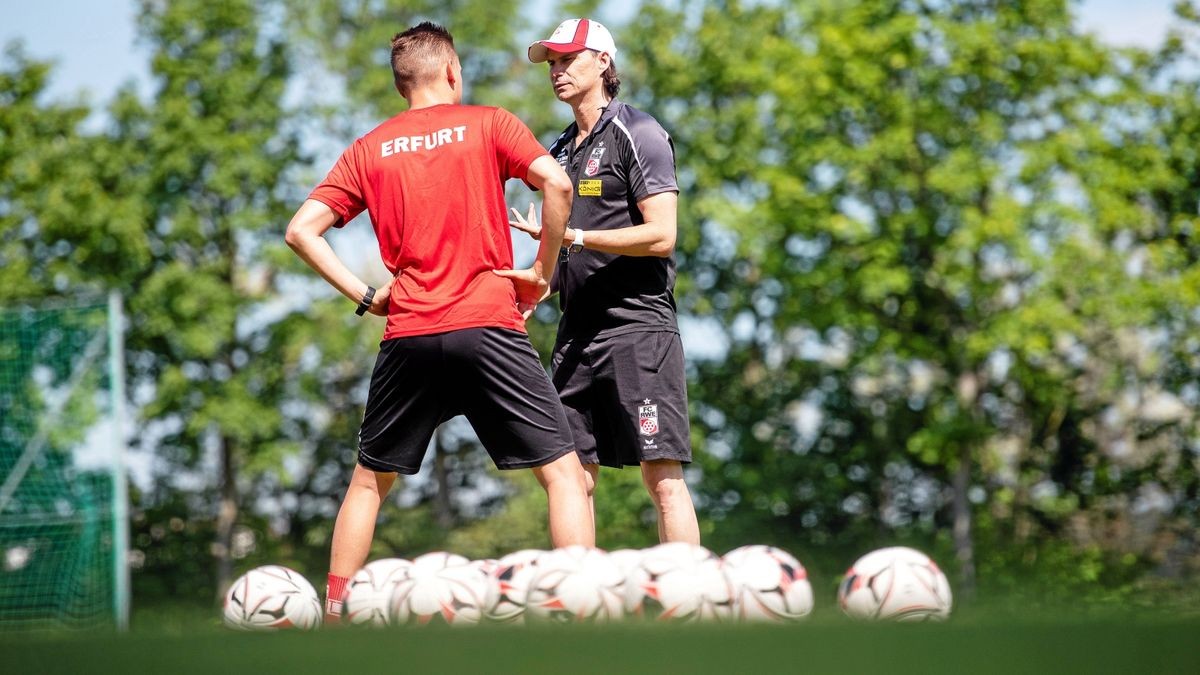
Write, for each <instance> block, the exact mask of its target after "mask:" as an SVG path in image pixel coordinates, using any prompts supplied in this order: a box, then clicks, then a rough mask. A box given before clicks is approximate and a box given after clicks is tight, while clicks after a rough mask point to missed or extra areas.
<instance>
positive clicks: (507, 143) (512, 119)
mask: <svg viewBox="0 0 1200 675" xmlns="http://www.w3.org/2000/svg"><path fill="white" fill-rule="evenodd" d="M492 130H493V134H494V137H495V141H496V163H497V164H498V165H499V166H500V170H501V172H503V174H502V177H503V178H504V180H508V179H509V178H520V179H521V180H523V181H526V183H528V181H527V180H526V176H527V175H528V174H529V165H530V164H533V161H534V160H535V159H537V158H538V157H541V156H542V155H545V154H546V148H543V147H542V144H541V143H538V140H537V138H535V137H534V135H533V132H532V131H530V130H529V127H527V126H525V123H524V122H522V121H521V120H519V119H517V116H516V115H513V114H512V113H510V112H508V111H507V110H505V109H504V108H496V113H495V115H493V117H492Z"/></svg>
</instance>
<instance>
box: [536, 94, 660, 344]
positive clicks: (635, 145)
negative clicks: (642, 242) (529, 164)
mask: <svg viewBox="0 0 1200 675" xmlns="http://www.w3.org/2000/svg"><path fill="white" fill-rule="evenodd" d="M578 134H579V127H578V125H576V124H571V126H569V127H567V129H566V131H564V132H563V133H562V135H561V136H559V137H558V140H556V141H555V142H554V144H553V145H551V146H550V154H551V155H552V156H553V157H554V158H555V159H557V160H558V163H559V164H560V165H562V167H563V168H564V169H565V170H566V172H567V174H568V175H569V176H571V182H572V183H573V184H574V186H575V193H574V199H573V200H572V203H571V219H570V222H569V225H570V227H573V228H578V229H581V230H583V231H584V237H585V240H584V244H585V246H586V244H587V241H586V236H587V233H588V232H593V231H596V230H616V229H619V228H622V227H631V226H633V225H641V224H642V223H643V222H645V221H644V220H643V219H642V212H641V211H640V210H638V206H637V204H638V202H639V201H641V200H643V199H645V198H646V197H649V196H651V195H656V194H659V193H662V192H678V191H679V186H678V184H677V183H676V181H675V146H674V144H672V143H671V137H670V136H669V135H668V134H667V132H666V131H664V130H663V128H662V126H661V125H660V124H659V123H658V121H657V120H655V119H654V118H653V117H651V116H650V115H647V114H646V113H644V112H642V111H640V110H638V109H636V108H634V107H632V106H630V105H626V104H625V103H622V102H621V101H615V100H614V101H612V102H611V103H609V105H608V107H607V108H605V110H604V113H603V114H602V115H601V116H600V121H599V122H598V123H597V124H596V127H595V128H594V129H593V130H592V133H591V134H589V135H588V137H587V138H585V139H584V141H583V144H582V145H580V146H579V147H576V146H575V137H576V136H577V135H578ZM553 287H554V289H555V290H557V291H558V293H559V306H560V307H561V308H562V311H563V316H562V320H561V321H560V322H559V324H558V341H559V342H560V343H561V342H568V341H572V340H578V339H587V340H591V339H596V338H605V337H611V336H613V335H621V334H624V333H632V332H636V331H644V330H670V331H676V332H677V331H678V330H679V329H678V324H677V322H676V320H675V295H674V291H675V258H674V257H673V256H671V257H667V258H658V257H652V256H645V257H635V256H626V255H615V254H611V253H601V252H599V251H593V250H590V249H587V248H585V249H584V250H582V251H580V252H578V253H572V254H570V255H569V256H566V257H565V259H560V262H559V265H558V268H557V270H556V272H555V275H554V280H553Z"/></svg>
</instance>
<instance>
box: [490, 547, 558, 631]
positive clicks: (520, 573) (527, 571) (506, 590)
mask: <svg viewBox="0 0 1200 675" xmlns="http://www.w3.org/2000/svg"><path fill="white" fill-rule="evenodd" d="M547 554H548V551H540V550H537V549H524V550H521V551H517V552H515V553H509V554H508V555H506V556H504V557H502V558H500V559H499V560H498V561H496V567H495V569H493V570H492V578H494V579H495V580H496V584H497V591H498V593H499V595H498V597H497V600H496V604H495V605H493V606H492V607H491V609H489V610H488V612H487V617H488V619H490V620H491V621H496V622H499V623H518V622H520V621H522V620H523V619H524V618H525V597H526V596H527V595H528V594H529V584H530V582H532V581H533V578H534V577H535V576H537V565H538V561H539V560H541V559H542V557H543V556H545V555H547Z"/></svg>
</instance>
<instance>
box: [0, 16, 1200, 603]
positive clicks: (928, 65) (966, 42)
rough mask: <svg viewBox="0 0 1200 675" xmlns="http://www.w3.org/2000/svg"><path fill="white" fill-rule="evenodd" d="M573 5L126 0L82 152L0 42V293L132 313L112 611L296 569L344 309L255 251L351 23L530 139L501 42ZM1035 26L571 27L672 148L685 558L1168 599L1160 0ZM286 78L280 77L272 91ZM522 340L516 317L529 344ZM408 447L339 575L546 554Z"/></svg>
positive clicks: (327, 89)
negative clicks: (427, 32)
mask: <svg viewBox="0 0 1200 675" xmlns="http://www.w3.org/2000/svg"><path fill="white" fill-rule="evenodd" d="M535 9H536V10H537V12H538V13H537V14H536V15H535V14H534V13H533V11H534V10H535ZM597 11H601V12H602V8H600V3H595V2H584V3H564V4H554V3H551V5H550V6H546V5H545V4H544V3H522V2H517V1H516V0H507V1H500V2H496V1H492V2H477V1H474V0H465V1H463V2H454V3H430V2H405V1H401V0H385V1H380V2H376V1H372V2H360V1H357V0H320V1H319V2H313V3H278V2H270V1H268V0H262V1H261V2H252V1H251V0H222V1H220V2H209V3H202V2H198V1H192V0H187V1H184V2H172V3H165V2H151V1H147V2H144V3H143V4H142V18H141V19H140V26H141V29H142V35H143V39H144V40H146V41H147V42H148V43H149V44H150V46H151V48H152V51H153V53H154V57H153V62H152V72H153V76H154V93H153V95H152V96H151V97H150V99H149V100H141V99H139V98H138V97H137V96H136V95H135V93H134V91H133V89H132V88H129V89H127V90H125V91H124V92H123V93H122V94H121V95H120V96H118V97H117V99H116V100H115V101H114V102H113V103H112V105H111V106H110V108H109V109H108V111H107V113H108V120H109V122H108V127H107V128H106V129H104V130H103V131H102V132H99V133H88V132H84V131H82V130H81V127H80V124H81V122H82V120H83V119H84V118H85V117H86V116H87V114H88V112H89V111H88V110H87V108H86V106H83V105H82V104H76V103H62V102H55V101H47V100H45V98H44V96H43V92H44V89H45V80H46V77H47V74H48V73H49V66H47V65H46V64H41V63H37V62H34V61H31V60H29V59H28V58H27V57H26V56H24V55H23V54H22V52H21V51H20V50H19V49H16V48H13V49H10V50H9V51H8V52H7V56H6V57H5V60H4V61H3V67H2V68H0V101H2V102H3V104H4V105H3V106H0V260H2V261H3V265H0V299H2V300H3V301H4V302H6V303H11V302H15V301H29V300H33V299H36V298H39V297H42V296H45V295H46V294H47V293H49V294H59V295H74V294H79V293H81V292H91V291H98V290H102V289H105V288H110V287H116V288H120V289H122V290H124V291H126V292H127V293H128V294H129V301H128V303H129V308H130V313H131V323H130V333H129V348H130V356H129V364H130V371H131V372H130V382H131V391H132V392H134V396H135V401H134V402H135V403H136V404H137V406H138V407H139V409H140V414H141V419H140V422H139V429H141V433H140V434H139V439H138V441H139V442H140V443H143V444H144V445H145V447H147V448H152V449H153V450H154V452H155V455H156V457H157V459H158V461H157V464H156V465H155V472H156V477H157V478H156V482H155V485H154V486H153V488H152V489H151V490H149V491H147V492H146V493H145V494H140V495H138V497H137V506H138V508H139V515H138V519H139V520H137V521H136V529H137V532H136V537H135V544H136V545H137V546H138V550H139V551H141V552H142V553H143V554H144V555H145V558H144V561H143V566H142V567H141V568H140V570H139V572H138V574H137V575H135V583H136V584H137V589H138V592H139V594H142V595H143V596H151V597H153V596H156V595H157V596H162V597H175V596H177V595H178V594H183V595H187V594H189V593H193V592H195V593H196V595H195V596H194V597H196V598H197V599H202V598H204V597H206V596H207V597H211V586H209V590H207V591H193V590H191V589H193V588H196V587H197V586H201V585H205V584H215V583H218V579H220V578H221V577H223V576H224V577H227V576H228V569H226V571H225V572H221V571H219V570H218V569H217V568H216V567H214V566H213V563H214V554H213V551H217V554H216V556H215V558H216V559H218V560H223V561H225V563H224V564H225V565H226V566H228V565H229V564H231V560H233V559H236V561H237V563H236V564H237V566H238V568H239V569H240V568H242V567H245V566H249V565H252V564H258V563H260V562H268V561H271V562H281V561H294V562H295V564H296V565H297V566H299V567H301V568H302V569H304V570H305V571H306V572H308V573H309V574H310V576H312V577H313V578H319V575H320V574H321V573H322V572H323V570H324V559H325V556H326V555H327V547H328V541H329V535H330V531H331V528H332V517H333V515H334V514H335V513H336V509H337V506H338V503H339V501H340V496H341V491H342V490H343V489H344V485H345V481H346V477H347V476H348V473H349V469H350V466H351V465H352V462H353V460H354V446H355V436H356V430H357V425H358V422H359V420H360V419H361V406H362V403H363V400H364V398H365V383H366V378H367V377H368V376H369V371H370V367H371V355H373V354H374V351H375V346H374V345H375V342H377V340H378V335H379V325H378V322H373V321H366V322H364V321H361V320H357V319H356V318H355V317H353V315H351V314H350V313H349V312H348V311H347V308H346V307H345V303H344V302H342V301H341V300H340V299H330V298H332V297H333V294H332V293H331V292H330V291H329V290H328V289H326V288H325V287H324V286H323V285H322V284H321V283H320V282H319V280H317V279H316V277H315V275H313V274H311V272H309V271H308V270H307V269H306V268H304V267H303V266H302V265H300V264H299V263H298V262H297V261H296V260H295V259H294V257H293V256H291V255H290V253H289V252H287V251H286V250H285V249H284V248H283V247H282V232H283V228H284V225H285V223H286V220H287V218H288V216H289V215H290V213H291V210H292V208H294V206H295V205H296V204H297V203H298V202H299V200H300V199H302V197H303V194H304V191H305V190H306V189H307V187H308V185H309V183H310V182H311V180H310V179H309V178H300V176H310V175H312V174H316V173H319V172H320V171H323V170H324V168H325V167H313V166H312V165H311V164H310V160H309V158H308V157H305V156H302V154H301V153H299V152H298V151H297V150H296V148H298V147H302V146H301V144H300V143H299V141H300V138H299V133H300V131H299V130H300V129H308V130H310V131H311V130H313V129H317V130H319V134H321V136H322V138H323V139H325V140H330V139H332V140H331V142H334V143H336V144H338V145H341V144H344V143H347V142H349V141H350V140H351V139H352V138H354V137H355V136H357V135H360V134H362V133H364V132H365V131H367V130H368V129H370V128H372V127H373V126H375V125H376V124H378V123H379V122H380V121H381V120H382V119H384V118H386V117H388V116H390V115H393V114H395V113H396V112H398V111H399V110H401V109H402V108H403V105H404V104H403V101H402V99H401V98H400V97H399V96H398V95H397V94H396V93H395V91H394V88H393V87H392V82H391V75H390V71H389V69H388V45H389V40H390V38H391V36H392V35H393V34H394V33H396V32H399V31H401V30H403V29H404V28H406V27H408V26H409V25H412V24H414V23H416V22H417V21H420V20H425V19H430V20H434V21H439V22H442V23H444V24H446V25H447V26H448V27H449V28H450V29H451V30H452V32H453V33H454V34H455V37H456V42H457V46H458V49H459V51H460V54H461V55H462V60H463V64H464V69H465V73H466V77H467V80H468V87H467V100H468V102H470V103H479V104H488V105H503V106H505V107H507V108H509V109H511V110H513V111H514V112H516V113H517V114H518V115H519V116H520V117H521V118H522V119H524V120H526V121H527V123H528V124H529V125H530V127H531V128H532V129H533V130H534V131H535V133H537V134H538V135H539V137H540V138H542V139H543V140H544V141H547V142H548V141H550V140H551V139H552V138H553V137H554V135H555V134H556V133H557V132H558V131H559V130H560V129H561V128H562V127H563V126H565V125H566V123H567V122H568V121H569V111H568V109H567V107H566V106H564V105H562V104H560V103H557V102H556V101H555V100H554V98H553V96H552V95H551V92H550V88H549V87H548V86H547V84H546V81H545V67H544V66H534V65H531V64H529V63H527V61H526V60H525V56H524V54H525V47H526V46H527V45H528V43H529V41H531V40H532V39H534V38H536V37H540V36H542V35H544V34H547V33H548V32H549V31H550V30H551V29H552V28H553V27H554V26H555V25H557V23H558V22H559V21H560V20H561V19H562V18H565V17H568V16H577V15H580V14H593V13H594V12H597ZM1073 12H1074V4H1073V3H1071V2H1068V1H1066V0H970V1H966V0H807V1H805V2H799V1H791V0H789V1H785V2H773V3H757V2H740V1H721V2H700V1H698V0H678V1H675V0H672V1H669V2H668V1H659V0H648V1H646V2H642V3H640V5H639V6H638V7H637V9H636V10H630V11H627V12H623V13H622V14H621V15H620V18H619V19H617V20H614V19H612V18H609V17H606V16H604V15H603V13H601V14H600V15H599V16H600V18H602V19H604V20H606V23H608V24H609V25H610V27H612V28H613V32H614V34H615V36H616V39H617V43H618V45H619V46H620V48H621V52H620V55H619V59H618V65H619V68H620V71H621V76H622V80H623V85H622V98H625V99H626V100H628V101H630V102H631V103H633V104H634V105H637V106H639V107H641V108H643V109H645V110H647V111H649V112H651V113H652V114H654V115H655V116H656V117H657V118H658V119H659V120H660V121H661V122H662V123H663V125H664V126H665V127H666V128H667V130H668V131H669V132H670V133H671V134H672V137H673V139H674V142H675V147H676V152H677V160H678V168H679V179H680V187H681V200H680V232H679V242H678V251H677V259H678V263H679V281H678V286H677V294H676V295H677V299H678V301H679V306H680V312H681V315H682V316H684V317H685V318H686V320H687V321H688V323H687V324H686V325H687V326H688V327H689V329H692V330H695V331H696V333H694V334H693V335H698V336H701V337H699V338H696V339H693V340H689V344H694V345H698V346H702V347H707V349H704V350H702V352H701V353H693V354H692V355H691V358H690V360H689V373H690V383H689V394H690V398H691V405H692V420H693V431H694V433H693V440H694V445H695V450H696V455H697V462H696V463H695V464H694V465H693V466H692V467H690V468H689V479H690V480H691V481H692V484H693V487H694V492H695V495H696V498H697V503H698V506H699V507H700V511H701V516H702V521H703V522H702V528H703V531H704V536H705V541H706V543H708V544H709V545H710V546H711V547H712V548H713V549H714V550H717V551H724V550H727V549H729V548H733V547H734V546H737V545H740V544H744V543H748V542H762V543H772V544H776V545H780V546H783V547H785V548H790V549H792V550H794V551H795V552H797V553H798V554H799V555H800V557H801V559H802V560H805V561H806V562H807V563H808V564H809V565H810V567H811V568H812V570H813V571H814V572H815V574H814V578H815V579H824V580H826V581H829V582H830V583H832V582H833V580H835V579H836V574H837V573H838V572H839V571H840V570H842V569H844V568H845V567H846V566H847V565H848V564H849V563H850V562H851V561H852V560H853V559H854V558H855V557H856V556H857V555H859V554H861V553H862V552H863V551H864V550H866V549H867V548H871V547H874V546H879V545H884V544H891V543H908V544H911V545H915V546H918V547H921V548H924V549H926V550H928V551H930V552H931V553H933V554H934V555H935V557H937V558H938V559H939V560H941V561H942V562H943V564H944V566H946V567H947V568H949V569H950V570H952V571H953V572H956V573H957V574H958V575H959V579H967V580H970V578H971V576H972V570H973V571H974V573H975V575H976V576H978V578H979V582H980V586H981V592H982V591H988V592H990V590H995V589H998V588H999V589H1020V588H1028V584H1029V581H1028V580H1030V579H1035V580H1036V583H1035V584H1034V586H1035V587H1036V589H1038V590H1030V591H1029V597H1031V598H1033V597H1042V598H1062V599H1067V598H1071V597H1074V596H1075V595H1076V594H1078V593H1080V592H1086V593H1089V594H1090V595H1092V596H1094V597H1095V598H1097V599H1098V600H1100V601H1104V602H1110V603H1113V604H1120V603H1126V602H1129V601H1130V599H1131V598H1133V597H1135V596H1137V595H1138V594H1139V593H1144V592H1148V589H1149V590H1150V591H1153V589H1155V588H1158V585H1157V584H1159V583H1160V581H1161V580H1163V579H1189V578H1194V575H1195V574H1196V572H1197V567H1198V565H1200V562H1198V560H1200V549H1198V548H1197V547H1198V545H1200V544H1198V542H1197V540H1196V536H1195V532H1196V528H1197V524H1198V523H1197V517H1198V516H1197V509H1198V508H1200V479H1198V478H1197V475H1198V472H1197V469H1198V468H1200V467H1198V462H1200V460H1198V457H1200V438H1198V434H1197V416H1196V410H1197V407H1198V404H1200V381H1198V373H1200V330H1197V328H1200V326H1197V323H1198V322H1200V266H1197V264H1196V263H1197V255H1198V253H1200V244H1197V240H1196V236H1195V235H1196V224H1197V220H1198V217H1197V204H1198V202H1200V153H1198V151H1197V148H1200V110H1198V107H1200V103H1198V101H1200V97H1198V94H1200V90H1198V84H1197V79H1196V76H1195V74H1196V73H1197V72H1198V71H1197V65H1198V64H1197V60H1196V59H1197V56H1198V55H1200V54H1198V53H1197V44H1198V42H1197V24H1196V11H1195V8H1194V7H1193V3H1188V2H1184V3H1180V4H1179V18H1178V20H1177V21H1176V22H1175V24H1174V29H1173V32H1172V35H1171V36H1170V37H1169V38H1168V40H1167V41H1166V43H1165V44H1164V46H1163V47H1162V48H1161V49H1160V50H1157V51H1153V52H1150V51H1146V50H1139V49H1128V48H1120V49H1119V48H1114V47H1111V46H1108V45H1105V44H1103V43H1100V42H1098V41H1097V40H1096V39H1095V38H1093V37H1091V36H1089V35H1087V34H1084V33H1082V32H1081V31H1080V30H1079V28H1078V27H1077V26H1076V24H1075V22H1074V16H1073ZM593 15H594V14H593ZM530 17H532V18H530ZM289 83H292V84H294V85H295V86H296V87H297V89H299V90H301V91H306V92H311V94H312V95H304V96H297V97H295V98H296V99H297V102H296V103H295V105H291V106H288V105H285V104H284V103H283V102H284V100H285V96H284V93H285V88H286V87H287V86H288V85H289ZM511 187H513V188H514V190H515V191H514V192H513V193H512V195H511V201H512V203H513V205H516V206H523V205H524V203H525V202H526V201H527V199H528V193H527V192H524V188H523V186H521V187H518V186H515V185H514V186H511ZM516 190H519V191H516ZM352 226H353V227H354V228H360V229H361V228H365V227H366V226H365V223H354V224H353V225H352ZM556 317H557V314H556V311H555V310H554V309H553V308H549V307H547V308H542V309H540V310H539V313H538V321H537V322H534V323H533V324H531V335H532V337H533V339H534V341H535V344H537V346H538V347H539V349H540V351H542V353H543V354H545V353H546V352H547V351H548V347H549V344H550V341H551V340H552V328H553V322H554V320H555V319H556ZM434 454H435V455H440V459H438V460H437V461H436V462H434V461H431V462H430V463H429V465H430V466H432V468H428V467H427V469H426V471H425V472H423V473H422V475H421V476H419V477H417V478H413V479H405V480H402V481H401V482H400V483H398V485H397V488H396V497H395V499H394V500H392V501H390V502H389V504H388V506H387V508H386V509H385V512H384V514H383V515H382V516H381V520H380V524H379V528H378V532H377V534H378V537H377V541H376V544H375V548H374V549H373V551H372V553H373V555H379V556H382V555H402V556H411V555H416V554H418V553H421V552H423V551H426V550H433V549H438V548H446V549H452V550H457V551H460V552H462V553H465V554H469V555H472V556H477V557H484V556H491V557H494V556H497V555H500V554H502V553H504V552H507V551H511V550H515V549H517V548H524V547H544V546H547V545H548V541H547V539H546V534H545V502H544V497H543V495H542V493H541V490H540V489H539V488H538V487H537V486H536V483H534V481H533V480H532V479H531V477H530V476H527V475H524V474H520V473H519V474H501V473H499V472H496V471H494V470H492V469H490V468H489V461H488V460H487V458H486V455H484V454H483V453H482V451H481V449H480V448H479V447H478V446H477V443H476V442H474V440H473V439H472V437H471V436H470V434H469V433H459V432H455V433H454V434H448V435H447V436H446V437H445V438H442V437H441V436H439V442H438V444H437V447H436V448H435V452H434ZM222 496H223V498H224V503H225V504H226V505H229V504H236V505H237V506H239V507H240V508H239V509H238V510H237V511H236V513H237V516H236V518H235V519H233V520H229V517H228V515H226V519H225V520H224V521H221V520H220V519H219V518H218V513H219V509H220V506H221V504H222ZM596 506H597V518H598V524H599V531H598V539H599V542H600V544H601V545H603V546H607V547H612V548H616V547H625V546H643V545H646V544H649V543H651V542H652V541H653V539H654V537H655V530H654V525H653V517H652V510H651V509H650V507H649V501H648V499H647V498H646V496H645V490H644V489H643V488H642V487H641V486H640V477H639V476H638V475H637V472H636V471H624V472H615V471H605V472H604V473H603V474H602V478H601V481H600V487H599V489H598V491H597V501H596ZM227 514H228V512H227ZM173 519H177V520H173ZM179 521H181V522H182V523H183V527H182V529H179V528H178V527H177V526H173V525H172V523H173V522H176V523H177V522H179ZM230 525H233V527H230ZM155 528H159V529H155ZM163 528H165V529H163ZM155 532H161V533H162V534H163V536H162V537H159V538H155ZM239 537H240V539H239ZM235 540H239V541H242V544H244V546H242V548H241V549H239V550H237V551H233V550H231V549H233V548H237V547H235V546H234V543H235ZM214 541H215V542H216V548H214V547H213V542H214ZM221 547H224V548H223V549H222V548H221ZM185 580H190V581H187V582H186V583H193V584H194V585H193V586H186V587H185ZM1043 590H1044V591H1045V593H1042V591H1043ZM1039 594H1040V595H1039Z"/></svg>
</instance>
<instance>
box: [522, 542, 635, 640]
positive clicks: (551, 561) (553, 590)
mask: <svg viewBox="0 0 1200 675" xmlns="http://www.w3.org/2000/svg"><path fill="white" fill-rule="evenodd" d="M624 581H625V578H624V575H622V574H621V569H620V568H619V567H617V565H616V563H614V562H613V561H612V560H609V558H608V554H607V553H605V552H604V551H601V550H600V549H596V548H587V547H585V546H567V547H565V548H560V549H555V550H553V551H551V552H549V553H547V554H546V555H545V556H542V557H541V558H540V559H539V560H538V563H537V575H536V576H535V577H534V578H533V580H532V581H530V582H529V592H528V594H527V595H526V596H525V619H526V621H527V622H539V621H542V622H558V623H583V622H607V621H613V620H616V619H620V618H621V617H622V616H623V615H624V614H623V612H622V608H621V604H622V603H621V585H622V584H623V583H624Z"/></svg>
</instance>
